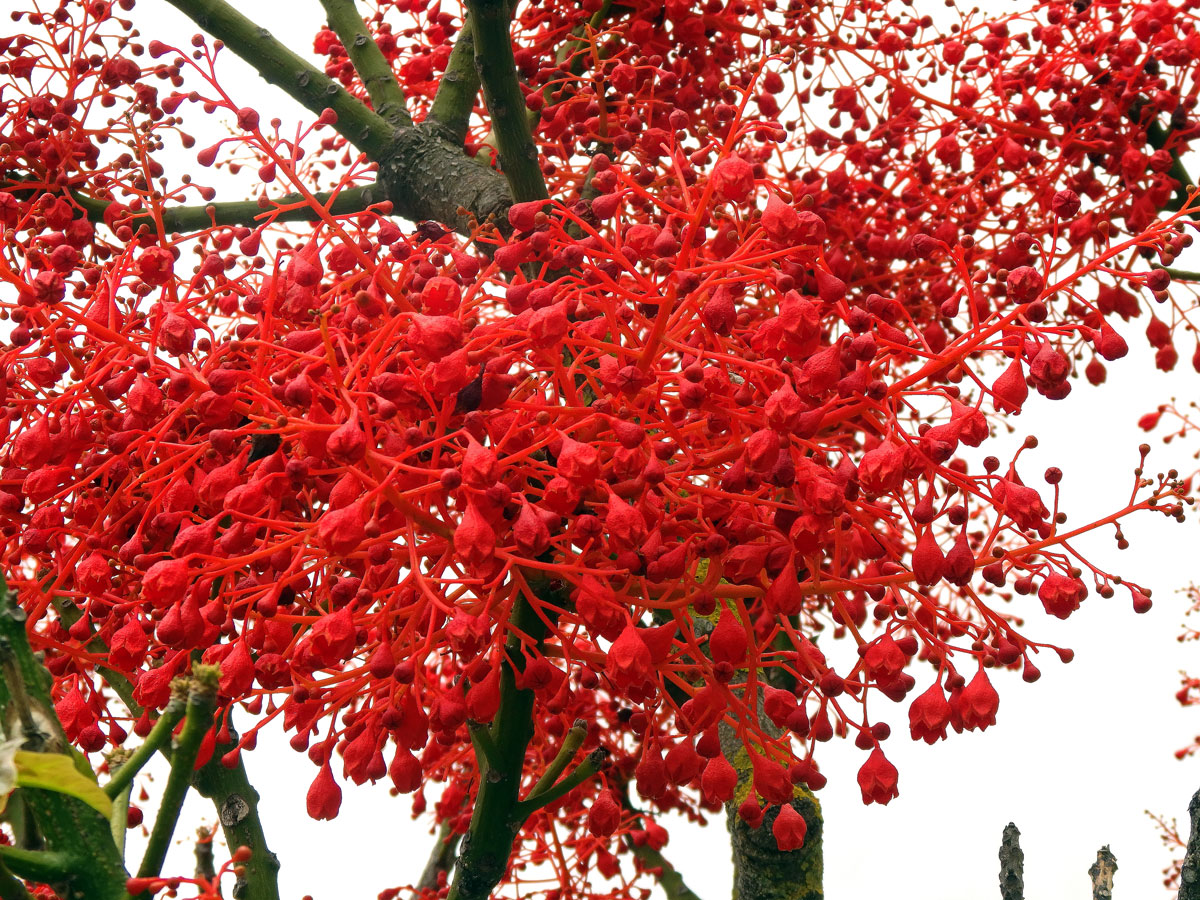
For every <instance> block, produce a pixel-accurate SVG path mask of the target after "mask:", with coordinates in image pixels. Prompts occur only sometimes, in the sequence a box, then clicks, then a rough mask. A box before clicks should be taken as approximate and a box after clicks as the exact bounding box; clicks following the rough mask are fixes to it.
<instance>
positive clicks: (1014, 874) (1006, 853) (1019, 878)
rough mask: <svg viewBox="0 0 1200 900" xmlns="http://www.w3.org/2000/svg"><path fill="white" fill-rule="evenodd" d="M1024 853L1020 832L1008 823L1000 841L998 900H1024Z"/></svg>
mask: <svg viewBox="0 0 1200 900" xmlns="http://www.w3.org/2000/svg"><path fill="white" fill-rule="evenodd" d="M1024 897H1025V853H1024V852H1023V851H1022V850H1021V832H1020V831H1018V830H1017V826H1016V825H1014V824H1013V823H1012V822H1009V823H1008V824H1007V825H1005V826H1004V836H1003V837H1002V838H1001V839H1000V900H1024Z"/></svg>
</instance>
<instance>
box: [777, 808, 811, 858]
mask: <svg viewBox="0 0 1200 900" xmlns="http://www.w3.org/2000/svg"><path fill="white" fill-rule="evenodd" d="M807 833H808V823H807V822H805V821H804V816H802V815H800V813H799V812H797V811H796V807H794V806H792V804H791V803H785V804H784V805H783V806H781V807H780V808H779V814H778V815H777V816H776V817H775V824H774V825H772V826H771V834H773V835H774V836H775V844H776V846H777V847H779V849H780V850H781V851H783V852H785V853H786V852H787V851H789V850H799V849H800V848H801V847H803V846H804V836H805V835H806V834H807Z"/></svg>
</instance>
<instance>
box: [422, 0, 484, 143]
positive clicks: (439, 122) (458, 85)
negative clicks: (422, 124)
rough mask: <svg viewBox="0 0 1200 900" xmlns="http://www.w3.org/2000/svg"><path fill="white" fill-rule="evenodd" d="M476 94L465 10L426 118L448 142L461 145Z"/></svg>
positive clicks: (470, 29) (471, 30)
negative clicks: (448, 59) (460, 29)
mask: <svg viewBox="0 0 1200 900" xmlns="http://www.w3.org/2000/svg"><path fill="white" fill-rule="evenodd" d="M478 96H479V73H478V72H476V71H475V28H474V25H473V24H472V22H471V14H470V13H469V12H468V13H467V15H466V16H465V17H464V18H463V27H462V31H460V32H459V33H458V39H457V40H455V42H454V49H453V50H451V51H450V61H449V62H448V63H447V64H446V72H445V74H443V75H442V80H441V81H440V82H439V83H438V89H437V94H435V95H434V98H433V106H431V107H430V108H429V115H428V117H427V118H426V121H432V122H433V123H435V124H436V126H437V128H438V130H439V132H440V134H441V135H442V137H444V138H445V139H446V140H447V141H449V142H450V143H452V144H459V145H461V144H462V143H463V141H465V140H466V139H467V129H468V128H469V127H470V124H471V114H472V113H473V112H475V98H476V97H478Z"/></svg>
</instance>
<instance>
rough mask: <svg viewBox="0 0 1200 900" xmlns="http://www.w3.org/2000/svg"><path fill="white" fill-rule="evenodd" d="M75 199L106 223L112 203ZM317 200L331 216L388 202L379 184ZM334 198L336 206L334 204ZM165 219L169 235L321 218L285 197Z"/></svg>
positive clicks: (174, 213) (169, 212) (142, 221)
mask: <svg viewBox="0 0 1200 900" xmlns="http://www.w3.org/2000/svg"><path fill="white" fill-rule="evenodd" d="M72 196H73V197H74V199H75V202H76V203H78V204H79V206H80V207H81V208H82V209H83V210H84V212H86V213H87V217H88V219H90V220H91V221H93V222H103V221H104V213H105V211H106V210H107V209H108V208H109V206H110V203H109V201H107V200H101V199H98V198H96V197H89V196H86V195H84V194H79V193H74V192H73V193H72ZM313 196H315V197H316V199H317V200H318V201H320V203H321V205H322V206H324V207H325V208H326V209H328V211H329V213H330V214H331V215H335V216H340V215H345V214H346V213H356V212H362V211H363V210H365V209H366V208H367V207H369V206H371V205H372V204H374V203H380V202H382V201H383V200H384V199H385V197H384V191H383V188H382V187H380V186H379V185H377V184H365V185H362V186H361V187H354V188H346V189H345V190H341V191H338V192H337V195H336V196H335V195H334V193H333V191H321V192H319V193H317V194H314V195H313ZM331 198H332V200H333V202H332V203H330V199H331ZM281 207H285V208H281ZM130 215H131V221H130V226H131V227H132V228H134V229H135V230H136V229H137V228H138V227H139V226H141V225H149V226H150V227H151V228H156V227H157V224H156V222H155V219H154V216H153V215H151V214H150V213H149V212H145V211H139V212H136V213H131V214H130ZM161 216H162V224H163V230H164V231H166V232H172V231H179V232H186V231H202V230H204V229H205V228H211V227H212V226H214V225H246V226H250V227H253V226H257V225H260V224H262V223H263V222H264V221H266V220H270V221H272V222H313V221H316V220H317V219H319V218H320V217H321V216H320V213H318V212H317V210H316V208H315V207H313V206H312V205H311V204H310V203H309V202H308V200H307V199H306V198H305V197H304V195H302V194H285V195H284V196H282V197H276V198H274V199H271V200H269V201H268V202H267V205H266V206H263V205H261V204H260V203H259V201H257V200H234V201H230V202H226V203H206V204H205V205H204V206H172V207H166V208H164V209H163V211H162V213H161Z"/></svg>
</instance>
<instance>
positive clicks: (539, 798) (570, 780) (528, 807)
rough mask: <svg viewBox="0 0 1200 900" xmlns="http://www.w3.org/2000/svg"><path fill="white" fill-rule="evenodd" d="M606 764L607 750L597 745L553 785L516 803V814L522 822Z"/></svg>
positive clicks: (561, 796)
mask: <svg viewBox="0 0 1200 900" xmlns="http://www.w3.org/2000/svg"><path fill="white" fill-rule="evenodd" d="M607 765H608V751H607V750H605V749H604V748H603V747H597V748H596V749H595V750H593V751H592V752H591V753H589V754H588V755H587V759H585V760H584V761H583V762H581V763H580V764H579V765H577V766H576V767H575V771H573V772H572V773H571V774H570V775H568V776H567V777H566V778H564V779H563V780H562V781H560V782H558V783H557V784H555V785H554V786H553V787H550V788H547V789H546V790H544V791H541V792H540V793H537V794H532V795H530V796H529V797H527V798H526V799H524V800H522V801H521V802H520V803H518V804H517V815H518V817H519V818H520V819H521V821H522V822H524V821H525V819H528V818H529V817H530V816H531V815H533V813H535V812H537V811H538V810H539V809H541V808H542V807H544V806H549V805H550V804H551V803H553V802H554V801H556V800H559V799H561V798H563V797H565V796H566V795H567V794H569V793H571V791H573V790H575V788H577V787H579V785H581V784H583V783H584V782H585V781H588V780H590V779H591V778H593V777H594V776H595V775H596V773H597V772H600V771H602V770H603V769H604V768H605V766H607Z"/></svg>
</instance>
